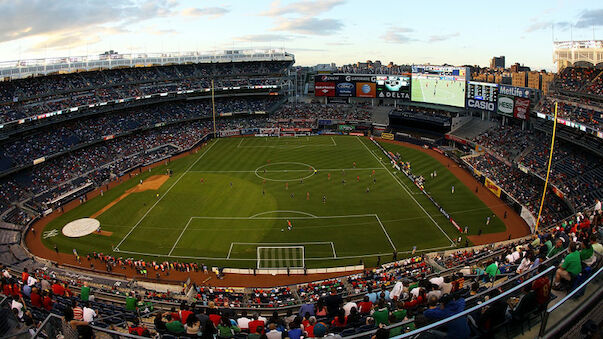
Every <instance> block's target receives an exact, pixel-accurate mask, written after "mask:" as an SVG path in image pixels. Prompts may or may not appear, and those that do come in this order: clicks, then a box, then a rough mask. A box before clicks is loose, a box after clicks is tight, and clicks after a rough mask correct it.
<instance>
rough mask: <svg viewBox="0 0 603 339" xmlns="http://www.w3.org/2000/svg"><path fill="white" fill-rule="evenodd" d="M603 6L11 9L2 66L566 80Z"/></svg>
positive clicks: (174, 4)
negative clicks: (567, 47)
mask: <svg viewBox="0 0 603 339" xmlns="http://www.w3.org/2000/svg"><path fill="white" fill-rule="evenodd" d="M602 26H603V3H602V2H601V1H598V0H589V1H584V0H571V1H565V0H564V1H561V0H549V1H542V0H522V1H515V0H505V1H484V0H482V1H449V0H442V1H434V0H413V1H408V0H395V1H375V2H373V1H365V0H322V1H320V0H316V1H312V0H297V1H295V0H294V1H284V0H276V1H271V0H267V1H264V0H222V1H219V0H157V1H147V0H119V1H114V0H27V1H23V0H0V60H1V61H11V60H20V59H32V58H44V57H57V56H78V55H92V54H99V53H102V52H104V51H107V50H115V51H117V52H120V53H130V52H147V53H151V52H178V51H216V50H225V49H247V48H284V49H286V50H287V51H289V52H291V53H293V54H295V59H296V65H303V66H312V65H316V64H322V63H331V62H334V63H336V64H337V65H342V64H349V63H355V62H356V61H365V60H373V61H374V60H381V62H382V63H388V62H390V61H393V62H394V63H396V64H412V63H414V64H421V63H431V64H443V63H448V64H453V65H465V64H469V65H481V66H487V65H488V64H489V60H490V58H492V56H499V55H504V56H506V62H507V67H508V66H509V65H511V64H512V63H515V62H519V63H521V64H524V65H526V66H529V67H531V68H532V69H547V70H554V69H556V65H555V64H554V63H553V60H552V54H553V43H552V42H553V40H557V41H559V40H570V39H572V38H573V39H574V40H590V39H593V36H594V37H595V38H598V39H603V28H602Z"/></svg>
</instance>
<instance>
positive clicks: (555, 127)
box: [534, 102, 558, 231]
mask: <svg viewBox="0 0 603 339" xmlns="http://www.w3.org/2000/svg"><path fill="white" fill-rule="evenodd" d="M557 104H558V103H557V102H555V118H554V120H553V138H552V139H551V152H550V153H549V164H548V168H547V170H546V180H545V181H544V191H542V200H540V209H539V210H538V218H537V219H536V228H535V229H534V230H535V231H538V225H539V224H540V216H541V214H542V207H543V206H544V198H545V197H546V189H547V187H548V186H549V174H551V162H553V148H554V147H555V132H556V131H557Z"/></svg>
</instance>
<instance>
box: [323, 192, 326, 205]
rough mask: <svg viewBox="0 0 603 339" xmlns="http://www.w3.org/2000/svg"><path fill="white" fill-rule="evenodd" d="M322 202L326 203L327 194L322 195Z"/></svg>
mask: <svg viewBox="0 0 603 339" xmlns="http://www.w3.org/2000/svg"><path fill="white" fill-rule="evenodd" d="M322 203H323V204H326V203H327V196H326V195H324V194H323V196H322Z"/></svg>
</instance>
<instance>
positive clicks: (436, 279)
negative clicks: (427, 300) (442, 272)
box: [429, 277, 444, 286]
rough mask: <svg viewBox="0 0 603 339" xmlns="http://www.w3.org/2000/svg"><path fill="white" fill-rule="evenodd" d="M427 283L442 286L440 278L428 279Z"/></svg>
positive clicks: (442, 280) (442, 279)
mask: <svg viewBox="0 0 603 339" xmlns="http://www.w3.org/2000/svg"><path fill="white" fill-rule="evenodd" d="M429 282H430V283H432V284H434V285H438V286H442V283H443V282H444V278H442V277H433V278H431V279H429Z"/></svg>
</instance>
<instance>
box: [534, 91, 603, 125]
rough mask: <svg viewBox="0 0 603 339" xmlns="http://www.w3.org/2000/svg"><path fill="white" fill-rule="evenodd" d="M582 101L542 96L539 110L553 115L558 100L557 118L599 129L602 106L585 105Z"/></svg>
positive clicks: (602, 119) (601, 120)
mask: <svg viewBox="0 0 603 339" xmlns="http://www.w3.org/2000/svg"><path fill="white" fill-rule="evenodd" d="M583 101H584V100H567V99H565V100H558V99H557V98H555V97H552V96H548V97H546V98H544V100H543V102H542V105H541V107H540V112H541V113H545V114H549V115H554V114H555V102H558V105H557V117H558V118H561V119H567V120H570V121H573V122H577V123H582V124H584V125H586V126H589V127H592V128H594V129H595V130H601V129H602V127H601V125H603V108H601V107H597V106H594V105H585V104H584V103H583Z"/></svg>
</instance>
